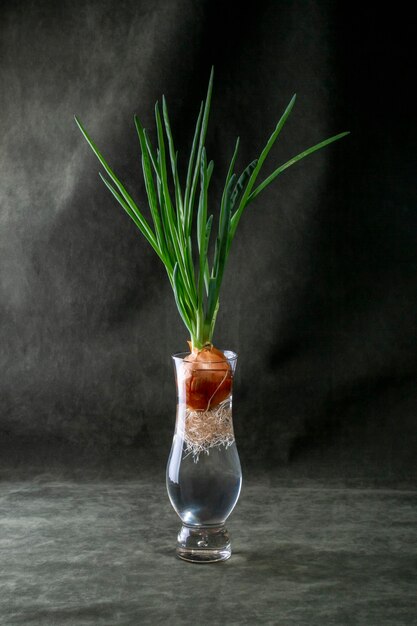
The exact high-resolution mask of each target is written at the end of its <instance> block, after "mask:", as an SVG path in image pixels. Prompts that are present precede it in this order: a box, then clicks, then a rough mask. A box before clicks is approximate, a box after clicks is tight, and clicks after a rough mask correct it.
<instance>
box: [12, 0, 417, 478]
mask: <svg viewBox="0 0 417 626" xmlns="http://www.w3.org/2000/svg"><path fill="white" fill-rule="evenodd" d="M343 4H344V3H334V2H326V1H324V2H317V1H305V0H304V1H301V0H299V1H297V0H291V1H290V0H289V1H285V2H284V1H282V2H273V1H269V2H268V1H264V0H258V1H257V2H256V7H255V8H254V7H252V8H250V9H249V8H248V9H242V8H241V7H238V5H237V4H236V5H233V3H226V4H224V3H221V2H217V1H213V0H211V1H210V2H209V1H206V2H205V1H191V0H175V1H170V2H166V1H165V2H164V1H159V0H152V1H146V0H140V1H138V0H135V1H125V0H123V1H118V2H116V1H115V0H104V1H103V0H102V1H94V0H91V1H89V2H85V3H74V2H69V1H64V0H61V1H60V2H46V1H41V2H37V3H34V2H29V1H21V2H19V3H17V4H16V3H14V2H13V3H12V2H3V3H2V5H1V16H0V17H1V19H0V46H1V66H0V77H1V89H0V103H1V107H0V124H1V134H0V142H1V151H0V172H1V184H0V207H1V213H0V220H1V230H0V298H1V300H0V337H1V353H0V371H1V376H0V397H1V415H0V430H1V433H0V434H1V441H2V444H1V445H2V458H3V459H5V458H8V455H7V452H8V453H13V454H14V455H16V457H17V458H18V459H19V462H24V459H25V458H31V459H32V460H33V459H34V458H35V457H37V456H39V454H42V455H46V456H45V458H46V459H48V458H49V459H51V458H52V457H53V456H54V455H55V454H57V455H58V451H59V450H61V451H62V450H64V449H65V446H66V445H67V444H68V445H69V446H71V450H72V452H71V454H69V455H68V457H66V458H68V459H69V460H71V458H72V454H76V453H78V452H80V453H83V454H84V453H85V452H87V455H91V454H93V452H95V451H103V450H106V451H107V453H108V454H109V455H110V456H109V458H111V457H112V455H113V457H114V455H116V454H117V455H120V451H124V453H125V452H126V453H127V452H128V451H129V450H130V452H131V455H132V458H134V456H135V454H136V450H137V449H138V448H140V447H141V446H142V447H144V448H146V449H148V450H151V451H153V450H155V451H156V452H157V453H158V454H159V455H160V457H161V458H163V457H164V456H166V455H167V453H168V448H169V442H170V436H171V434H172V431H173V425H174V403H175V397H174V382H173V371H172V367H171V363H170V358H169V356H170V354H171V353H173V352H175V351H178V350H183V349H185V348H186V344H185V341H186V339H187V336H186V333H185V331H184V328H183V327H182V324H181V321H180V319H179V317H178V314H177V312H176V309H175V306H174V301H173V297H172V294H171V293H170V288H169V285H168V281H167V280H166V276H165V275H164V271H163V269H162V267H161V266H160V264H159V261H158V259H157V258H156V257H155V255H154V254H153V252H152V251H151V250H150V248H149V247H148V246H147V244H146V242H144V240H142V238H141V236H140V235H139V233H138V232H137V231H136V230H135V227H134V225H133V224H132V223H131V222H130V220H129V219H128V217H127V216H126V215H125V214H124V213H123V212H122V210H121V209H119V207H118V206H116V205H115V202H114V201H113V200H112V198H111V197H110V196H109V194H108V192H107V190H106V189H105V188H104V187H103V185H102V184H101V182H100V180H99V178H98V175H97V171H98V169H99V168H98V163H97V162H96V160H95V158H94V157H93V155H92V154H91V152H90V150H89V149H88V147H87V145H86V143H85V142H84V140H83V139H82V137H81V135H80V133H79V131H78V130H77V129H76V126H75V123H74V121H73V114H74V113H77V114H78V115H79V116H80V118H81V119H82V120H83V122H84V123H85V125H86V126H87V128H88V129H89V131H90V132H91V134H92V135H93V137H94V138H95V139H96V141H97V143H98V144H99V146H100V147H101V148H102V150H103V152H104V154H105V155H106V156H107V158H108V160H109V161H110V163H111V164H112V165H113V166H114V168H115V169H116V171H117V172H118V173H120V176H121V177H122V179H124V180H125V181H126V183H127V185H128V186H129V188H130V189H131V190H132V191H133V194H134V195H135V196H136V197H137V198H138V199H139V200H140V201H141V202H142V203H144V202H145V194H144V187H143V183H142V180H141V176H140V166H139V160H138V142H137V139H136V135H135V130H134V126H133V114H134V113H135V112H136V113H138V114H139V116H140V117H141V119H142V120H143V123H144V125H145V126H146V127H148V128H153V120H152V112H153V104H154V102H155V101H156V99H157V98H160V96H161V94H162V93H165V95H166V97H167V99H168V102H169V105H170V111H171V117H172V123H173V127H174V131H175V136H176V141H177V144H178V146H179V148H180V154H181V155H183V158H184V155H185V154H187V151H188V150H189V147H190V140H191V136H192V127H193V123H194V119H195V115H196V112H197V109H198V105H199V101H200V99H201V98H202V97H203V96H204V92H205V88H206V83H207V79H208V74H209V68H210V65H211V64H212V63H213V64H214V65H215V72H216V77H215V92H214V101H213V109H212V111H213V112H212V118H211V124H210V129H209V139H208V144H207V148H208V152H209V156H210V157H211V158H213V159H214V161H215V174H214V177H213V190H212V193H213V195H212V199H213V203H215V202H217V201H218V198H219V191H220V188H221V184H222V181H223V179H224V175H225V169H226V164H227V161H228V159H229V158H230V154H231V150H232V147H233V143H234V139H235V136H236V135H238V134H239V135H240V136H241V138H242V150H241V155H240V161H239V165H240V166H243V165H244V164H246V163H247V162H249V161H250V160H251V159H252V158H254V157H255V156H256V155H257V154H258V152H259V150H260V148H261V147H262V145H263V143H264V142H265V140H266V138H267V137H268V135H269V134H270V132H271V130H272V129H273V127H274V125H275V123H276V121H277V119H278V117H279V115H280V113H281V112H282V110H283V108H284V107H285V105H286V104H287V102H288V100H289V99H290V97H291V95H292V94H293V93H294V92H297V93H298V101H297V105H296V108H295V110H294V113H293V115H292V117H291V118H290V121H289V123H288V125H287V127H286V128H285V131H284V132H283V134H282V138H281V140H280V142H279V145H278V146H277V147H276V148H275V149H274V150H273V152H272V154H271V155H270V158H269V160H268V167H269V168H271V169H272V167H273V166H274V165H277V164H279V163H281V162H284V160H286V159H287V158H288V157H290V156H292V155H293V154H295V153H297V152H298V151H299V150H300V149H302V148H304V147H307V146H308V145H311V144H313V143H315V142H316V141H319V140H320V139H322V138H324V137H326V136H328V135H331V134H334V133H336V132H339V131H342V130H347V129H348V130H350V131H351V133H352V134H351V135H350V136H349V137H348V138H347V139H344V140H342V141H341V142H340V143H337V144H335V145H333V146H331V147H330V148H328V149H326V151H323V152H321V153H318V154H317V155H315V156H313V157H310V158H309V159H308V160H306V161H304V162H302V163H301V164H299V165H297V166H296V167H294V168H293V169H291V170H289V171H287V172H286V173H285V174H284V175H283V176H282V178H281V179H279V180H278V181H277V182H276V184H275V185H274V186H273V187H271V188H270V189H269V190H268V191H267V192H265V193H264V194H263V196H261V198H260V199H259V201H257V202H256V204H255V205H253V206H252V207H251V208H250V209H249V210H248V211H247V213H246V215H245V217H244V219H243V221H242V223H241V227H240V232H239V233H238V237H237V239H236V241H235V245H234V249H233V253H232V255H231V259H230V265H229V267H228V270H227V275H226V278H225V283H224V289H223V296H222V302H221V311H220V314H219V317H218V323H217V336H216V339H217V344H218V345H220V346H222V347H225V348H231V349H234V350H236V351H237V352H238V353H239V355H240V362H239V375H238V378H237V386H236V403H235V424H236V430H237V435H238V441H239V448H240V451H241V456H242V460H243V462H244V463H249V462H250V461H251V460H255V462H260V463H266V462H267V463H276V462H278V461H282V460H290V461H291V462H292V463H293V464H296V463H297V462H298V461H299V460H300V459H302V460H305V462H306V463H307V465H306V468H307V470H308V468H309V464H312V463H313V462H314V460H317V459H318V460H319V465H321V466H323V467H325V468H330V469H331V471H334V469H335V468H336V467H339V468H342V471H345V470H346V471H353V472H359V473H361V472H362V473H365V474H366V473H371V474H372V473H374V474H375V476H378V475H379V474H380V472H385V476H388V477H389V476H391V475H392V476H394V475H395V476H396V477H400V478H401V477H403V478H406V477H408V476H409V475H411V474H412V472H413V468H414V459H415V457H416V451H417V444H416V430H415V426H414V422H415V414H416V405H417V402H416V400H417V394H416V386H415V375H416V304H417V290H416V286H417V278H416V269H417V245H416V244H417V241H416V239H417V208H416V202H415V197H416V195H415V179H414V176H415V165H416V159H415V157H414V151H415V145H416V139H417V137H416V135H417V133H416V123H415V106H416V102H415V98H413V97H411V96H410V94H409V93H408V88H409V86H410V85H411V84H412V83H414V82H415V72H414V62H413V59H412V55H411V50H412V46H413V39H412V30H411V29H412V20H411V19H407V15H406V13H404V12H402V13H399V14H398V16H397V15H395V14H392V13H391V12H390V13H389V12H388V9H387V10H386V12H385V13H384V10H383V9H381V7H379V8H378V13H375V14H374V13H371V12H369V14H367V13H366V10H364V9H363V8H361V9H360V10H358V11H355V10H354V8H353V6H352V5H351V4H349V6H347V5H346V7H345V8H343ZM337 5H340V6H339V7H338V8H337ZM41 450H42V451H43V452H42V453H41V452H40V451H41ZM48 454H49V457H48ZM138 454H139V452H138ZM19 455H20V456H19ZM47 462H48V461H47Z"/></svg>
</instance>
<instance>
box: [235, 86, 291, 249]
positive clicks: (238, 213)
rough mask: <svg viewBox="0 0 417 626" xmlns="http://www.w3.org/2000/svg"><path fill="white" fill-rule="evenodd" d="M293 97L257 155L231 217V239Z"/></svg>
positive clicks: (285, 119) (283, 123)
mask: <svg viewBox="0 0 417 626" xmlns="http://www.w3.org/2000/svg"><path fill="white" fill-rule="evenodd" d="M295 99H296V94H294V95H293V97H292V98H291V100H290V102H289V104H288V106H287V108H286V109H285V111H284V113H283V114H282V116H281V118H280V120H279V122H278V124H277V125H276V127H275V130H274V132H273V133H272V135H271V136H270V138H269V139H268V141H267V144H266V146H265V148H264V149H263V150H262V152H261V154H260V156H259V159H258V163H257V165H256V167H255V169H254V170H253V172H252V175H251V177H250V178H249V181H248V184H247V186H246V189H245V192H244V193H243V196H242V198H241V200H240V202H239V206H238V208H237V210H236V212H235V214H234V215H233V217H232V227H231V233H230V236H231V240H232V239H233V238H234V236H235V233H236V228H237V225H238V224H239V220H240V218H241V216H242V212H243V210H244V208H245V206H246V200H247V199H248V197H249V194H250V193H251V191H252V188H253V185H254V184H255V182H256V179H257V177H258V174H259V172H260V170H261V167H262V165H263V164H264V161H265V159H266V157H267V156H268V154H269V151H270V150H271V148H272V146H273V145H274V143H275V142H276V140H277V138H278V135H279V134H280V132H281V130H282V129H283V127H284V125H285V122H286V121H287V119H288V117H289V115H290V113H291V111H292V109H293V106H294V104H295Z"/></svg>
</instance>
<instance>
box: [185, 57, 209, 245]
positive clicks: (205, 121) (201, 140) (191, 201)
mask: <svg viewBox="0 0 417 626" xmlns="http://www.w3.org/2000/svg"><path fill="white" fill-rule="evenodd" d="M213 78H214V68H213V67H212V68H211V72H210V80H209V84H208V88H207V96H206V100H205V103H204V112H203V120H202V122H201V130H200V138H199V144H198V151H197V158H196V163H195V166H194V175H193V179H192V183H191V191H190V195H189V200H188V202H189V210H188V219H189V222H188V228H187V233H188V234H189V233H190V232H191V225H192V216H193V206H194V197H195V192H196V189H197V182H198V177H199V173H200V162H201V152H202V150H203V147H204V142H205V139H206V134H207V126H208V120H209V115H210V105H211V95H212V92H213Z"/></svg>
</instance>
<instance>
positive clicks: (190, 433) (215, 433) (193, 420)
mask: <svg viewBox="0 0 417 626" xmlns="http://www.w3.org/2000/svg"><path fill="white" fill-rule="evenodd" d="M234 440H235V436H234V432H233V421H232V409H231V406H230V401H229V400H225V401H224V402H221V403H220V404H219V405H217V406H216V407H214V408H213V409H208V410H206V411H194V410H192V409H189V408H187V409H186V413H185V420H184V442H185V445H186V449H185V452H186V455H189V454H192V455H193V458H194V461H195V462H197V461H198V457H199V456H200V454H201V453H202V452H205V453H206V454H209V451H210V448H214V447H219V446H224V447H225V448H228V447H229V446H231V445H232V443H233V442H234Z"/></svg>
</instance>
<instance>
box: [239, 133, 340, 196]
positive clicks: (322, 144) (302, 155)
mask: <svg viewBox="0 0 417 626" xmlns="http://www.w3.org/2000/svg"><path fill="white" fill-rule="evenodd" d="M346 135H349V132H344V133H339V134H338V135H334V136H333V137H329V139H325V140H324V141H320V143H317V144H316V145H314V146H312V147H311V148H308V149H307V150H304V151H303V152H300V154H297V156H295V157H293V158H292V159H290V160H289V161H287V162H286V163H284V165H280V167H278V168H277V169H276V170H275V171H274V172H272V174H271V175H270V176H268V178H266V179H265V180H264V181H263V183H261V184H260V185H259V186H258V187H256V189H255V190H254V191H253V192H252V193H251V194H250V196H249V198H248V203H249V202H252V200H254V199H255V198H256V196H257V195H259V194H260V193H261V191H263V190H264V189H265V187H267V186H268V185H269V184H270V183H272V181H273V180H274V179H275V178H276V177H277V176H279V175H280V174H281V173H282V172H283V171H284V170H286V169H288V168H289V167H291V165H294V163H297V162H298V161H301V159H304V158H305V157H307V156H308V155H309V154H313V152H317V150H321V148H324V147H325V146H328V145H329V144H331V143H333V142H334V141H337V140H338V139H342V137H346Z"/></svg>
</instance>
